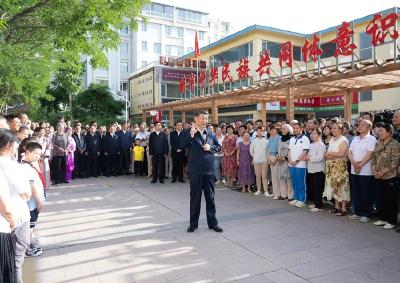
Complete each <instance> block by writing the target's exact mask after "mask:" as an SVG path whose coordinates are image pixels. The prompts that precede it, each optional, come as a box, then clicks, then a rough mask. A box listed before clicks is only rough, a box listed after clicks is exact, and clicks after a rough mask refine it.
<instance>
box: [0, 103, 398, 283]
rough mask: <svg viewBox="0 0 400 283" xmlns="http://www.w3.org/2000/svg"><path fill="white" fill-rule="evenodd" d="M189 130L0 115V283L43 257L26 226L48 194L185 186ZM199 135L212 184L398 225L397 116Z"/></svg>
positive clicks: (226, 128)
mask: <svg viewBox="0 0 400 283" xmlns="http://www.w3.org/2000/svg"><path fill="white" fill-rule="evenodd" d="M191 127H192V124H189V123H187V122H180V121H178V122H176V123H175V125H174V126H169V127H167V126H165V125H163V124H162V123H161V122H155V123H153V124H150V125H147V124H146V123H141V124H134V123H122V124H118V123H115V124H112V125H109V126H108V127H106V126H102V125H98V124H97V123H96V122H91V123H90V124H82V123H80V122H79V121H76V122H73V123H72V122H71V121H65V120H64V119H63V118H61V119H60V120H59V121H58V123H57V124H56V125H55V128H54V127H53V126H52V125H50V124H49V123H47V122H42V123H35V122H32V121H30V120H29V118H28V116H27V115H26V114H25V113H22V114H19V115H8V116H6V117H1V116H0V170H1V171H0V250H1V251H2V257H1V261H0V268H1V271H2V275H1V276H2V278H3V281H4V282H22V264H23V261H24V257H26V256H39V255H40V254H41V253H42V249H41V247H40V238H39V237H38V236H37V235H35V233H34V228H35V225H36V222H37V221H38V217H39V213H40V211H41V210H42V209H43V206H44V205H45V199H46V197H45V196H46V190H47V189H50V188H51V186H57V185H59V184H62V183H70V182H72V181H73V180H74V179H77V178H90V177H98V176H101V175H103V176H106V177H111V176H114V177H117V176H120V175H130V174H132V175H134V176H135V177H138V178H140V177H151V183H157V182H159V183H164V182H165V180H166V179H168V178H170V179H171V182H172V183H175V182H183V183H184V182H185V180H186V179H187V177H188V176H189V174H190V172H189V170H188V149H187V146H185V145H183V142H182V141H183V140H185V142H186V143H187V142H188V137H189V133H190V129H191ZM206 132H207V133H213V135H215V137H216V140H218V144H219V145H220V148H221V150H220V151H218V152H215V153H213V155H214V177H215V184H216V185H222V186H226V187H229V188H238V189H239V190H241V192H243V193H254V194H255V195H264V196H266V197H271V198H273V199H274V200H281V201H287V202H288V203H289V204H290V205H293V206H295V207H298V208H302V207H305V206H307V203H308V204H309V205H308V206H309V208H310V210H311V211H312V212H320V211H322V210H323V209H324V208H325V209H328V210H329V211H330V212H331V213H332V214H334V215H336V216H346V215H347V216H348V218H350V219H352V220H359V221H360V222H362V223H367V222H369V221H370V220H371V219H372V218H375V220H376V221H374V222H373V225H376V226H383V227H384V228H385V229H393V228H395V227H396V226H397V224H398V223H397V219H398V210H399V193H400V183H399V176H400V143H399V142H400V111H397V112H395V113H394V114H393V119H392V122H391V123H389V122H388V121H386V123H384V122H376V123H374V115H373V114H372V113H366V114H364V115H363V116H362V117H358V118H357V119H355V122H354V124H351V123H350V122H346V121H340V120H339V119H338V118H332V119H322V118H320V119H308V120H307V121H305V122H304V123H302V122H299V121H297V120H293V121H287V120H283V121H275V122H272V121H267V122H266V123H265V124H264V123H263V122H262V120H257V121H255V122H252V121H247V122H245V123H242V121H236V122H235V123H225V122H221V123H220V124H219V125H212V124H208V126H207V130H206ZM203 135H206V134H203ZM185 136H186V139H185V138H184V137H185ZM204 140H206V138H204ZM329 203H331V205H329ZM397 231H398V232H400V227H398V228H397ZM0 281H1V280H0Z"/></svg>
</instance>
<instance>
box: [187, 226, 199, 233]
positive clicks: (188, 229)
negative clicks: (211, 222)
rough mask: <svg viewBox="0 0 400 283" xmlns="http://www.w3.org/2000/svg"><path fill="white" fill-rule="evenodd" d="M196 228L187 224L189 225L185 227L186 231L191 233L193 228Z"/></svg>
mask: <svg viewBox="0 0 400 283" xmlns="http://www.w3.org/2000/svg"><path fill="white" fill-rule="evenodd" d="M196 229H197V227H194V226H189V227H188V228H187V232H188V233H193V232H194V230H196Z"/></svg>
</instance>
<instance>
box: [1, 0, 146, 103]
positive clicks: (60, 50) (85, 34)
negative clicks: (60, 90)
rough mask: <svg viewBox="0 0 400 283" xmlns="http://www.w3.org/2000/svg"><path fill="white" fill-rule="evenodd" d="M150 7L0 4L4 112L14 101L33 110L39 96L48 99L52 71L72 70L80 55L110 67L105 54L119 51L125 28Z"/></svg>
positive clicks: (49, 0)
mask: <svg viewBox="0 0 400 283" xmlns="http://www.w3.org/2000/svg"><path fill="white" fill-rule="evenodd" d="M146 3H147V0H112V1H111V0H85V1H82V0H2V1H1V2H0V110H1V109H2V108H4V106H5V105H6V104H10V103H15V102H26V103H28V104H29V105H30V106H35V105H38V101H39V99H38V98H47V99H49V98H50V97H49V96H48V94H46V91H45V90H46V87H47V85H48V83H49V81H50V75H51V73H52V72H56V71H57V70H58V69H63V68H69V67H70V64H69V62H76V60H77V58H79V56H80V55H81V54H86V55H88V56H89V58H90V63H91V64H92V65H93V66H94V67H95V68H96V67H99V66H106V65H107V58H106V55H105V51H107V50H108V49H114V48H117V47H118V45H119V30H120V29H121V28H123V27H126V26H128V27H130V28H131V29H136V27H137V19H138V17H140V11H141V9H142V8H143V6H144V4H146ZM66 66H67V67H66ZM73 81H74V79H72V84H73ZM67 88H68V87H67ZM71 91H72V90H71Z"/></svg>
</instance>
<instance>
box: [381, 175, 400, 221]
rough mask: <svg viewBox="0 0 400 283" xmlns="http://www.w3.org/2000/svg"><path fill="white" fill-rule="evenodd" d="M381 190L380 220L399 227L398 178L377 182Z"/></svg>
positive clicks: (399, 191) (399, 185)
mask: <svg viewBox="0 0 400 283" xmlns="http://www.w3.org/2000/svg"><path fill="white" fill-rule="evenodd" d="M376 183H377V185H378V189H379V218H380V219H381V220H383V221H386V222H388V223H390V224H392V225H397V212H398V210H399V201H398V200H399V194H400V183H399V181H398V179H397V178H392V179H387V180H376Z"/></svg>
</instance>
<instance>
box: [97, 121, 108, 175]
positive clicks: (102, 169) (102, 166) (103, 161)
mask: <svg viewBox="0 0 400 283" xmlns="http://www.w3.org/2000/svg"><path fill="white" fill-rule="evenodd" d="M106 132H107V131H106V127H105V126H101V127H99V131H98V133H99V138H100V156H99V166H98V172H99V175H104V176H105V175H106V171H107V158H106V155H105V139H106Z"/></svg>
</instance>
